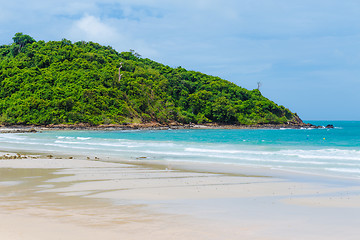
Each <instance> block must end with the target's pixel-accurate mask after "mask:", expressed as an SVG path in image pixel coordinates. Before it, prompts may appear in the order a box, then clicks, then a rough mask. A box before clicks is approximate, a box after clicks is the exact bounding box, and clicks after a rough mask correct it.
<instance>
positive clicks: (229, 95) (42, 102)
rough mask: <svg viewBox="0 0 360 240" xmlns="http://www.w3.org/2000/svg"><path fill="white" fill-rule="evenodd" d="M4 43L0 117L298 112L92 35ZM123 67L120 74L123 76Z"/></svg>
mask: <svg viewBox="0 0 360 240" xmlns="http://www.w3.org/2000/svg"><path fill="white" fill-rule="evenodd" d="M13 40H14V43H13V44H12V45H2V46H0V86H1V89H0V123H1V124H7V125H14V124H36V125H46V124H76V123H90V124H92V125H99V124H124V123H134V122H138V123H145V122H151V121H155V122H159V123H169V122H179V123H189V122H193V123H205V122H217V123H226V124H246V125H252V124H265V123H272V124H280V123H287V122H289V121H293V122H296V123H298V122H299V121H301V120H299V119H298V117H297V115H296V114H294V113H292V112H290V111H289V110H288V109H287V108H285V107H283V106H278V105H277V104H275V103H274V102H272V101H270V100H269V99H267V98H265V97H263V96H262V95H261V93H260V92H259V91H258V90H252V91H249V90H246V89H244V88H241V87H239V86H237V85H235V84H234V83H231V82H229V81H226V80H223V79H220V78H218V77H214V76H209V75H206V74H203V73H200V72H195V71H187V70H185V69H184V68H181V67H178V68H171V67H169V66H165V65H163V64H160V63H157V62H154V61H152V60H150V59H143V58H141V57H140V56H139V55H138V54H136V53H135V52H134V51H130V52H122V53H118V52H116V51H115V50H114V49H112V48H111V47H105V46H101V45H99V44H97V43H93V42H76V43H71V42H70V41H69V40H66V39H63V40H62V41H50V42H44V41H35V40H34V39H33V38H31V37H30V36H28V35H23V34H22V33H17V34H16V35H15V37H14V38H13ZM119 68H120V75H121V76H120V77H119Z"/></svg>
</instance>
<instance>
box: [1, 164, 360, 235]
mask: <svg viewBox="0 0 360 240" xmlns="http://www.w3.org/2000/svg"><path fill="white" fill-rule="evenodd" d="M212 168H214V165H212V166H203V165H190V164H187V165H182V166H181V165H176V164H172V165H171V170H170V167H169V166H158V165H148V164H141V163H139V162H134V163H132V164H131V163H119V162H104V161H94V160H85V159H45V158H38V159H31V158H28V159H9V160H0V210H1V213H0V239H2V240H16V239H25V240H27V239H29V240H32V239H36V240H43V239H44V240H45V239H61V240H62V239H67V240H69V239H74V240H75V239H76V240H79V239H86V240H92V239H109V240H112V239H358V236H359V234H360V230H359V229H358V227H357V226H359V224H360V217H359V216H360V215H359V214H360V201H359V200H360V187H359V185H358V182H356V181H344V180H341V181H340V180H339V181H337V180H331V181H328V180H326V179H323V178H321V179H322V180H321V181H319V179H318V178H312V177H307V176H297V178H295V179H289V178H288V177H286V176H287V175H286V174H283V175H282V174H281V173H279V172H272V171H270V170H261V171H260V170H256V171H255V170H254V169H253V171H250V170H249V169H244V168H239V167H238V168H235V167H234V166H227V167H223V168H222V169H220V170H219V167H217V168H216V169H213V170H212ZM185 169H186V170H185ZM254 173H256V174H254ZM254 175H266V177H265V176H254Z"/></svg>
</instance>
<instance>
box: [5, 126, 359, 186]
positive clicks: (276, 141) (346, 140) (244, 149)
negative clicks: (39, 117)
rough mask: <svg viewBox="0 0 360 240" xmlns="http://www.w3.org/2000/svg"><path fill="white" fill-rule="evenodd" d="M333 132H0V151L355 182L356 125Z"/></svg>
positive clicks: (267, 130) (357, 129)
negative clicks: (233, 168) (249, 170)
mask: <svg viewBox="0 0 360 240" xmlns="http://www.w3.org/2000/svg"><path fill="white" fill-rule="evenodd" d="M306 122H309V123H311V124H314V125H320V126H326V125H327V124H333V125H334V128H333V129H328V128H320V129H311V128H309V129H308V128H303V129H231V130H229V129H181V130H171V129H169V130H122V131H99V130H96V131H81V130H76V131H65V130H64V131H44V132H42V133H4V134H0V150H2V151H12V152H33V153H52V154H66V155H71V154H74V155H75V154H77V155H84V156H108V157H111V158H112V159H116V158H119V159H121V160H133V161H136V160H138V159H141V160H146V161H149V162H151V161H154V160H157V161H164V162H171V161H181V162H201V163H217V164H236V165H239V166H247V167H265V168H271V169H280V170H285V171H295V172H299V173H305V174H313V175H322V176H328V177H341V178H351V179H360V121H306Z"/></svg>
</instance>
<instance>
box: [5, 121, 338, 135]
mask: <svg viewBox="0 0 360 240" xmlns="http://www.w3.org/2000/svg"><path fill="white" fill-rule="evenodd" d="M283 128H286V129H301V128H334V126H333V125H327V126H316V125H313V124H309V123H288V124H255V125H228V124H219V123H205V124H193V123H189V124H181V123H176V122H173V123H170V124H161V123H157V122H150V123H141V124H140V123H136V124H135V123H133V124H121V125H120V124H108V125H98V126H92V125H90V124H84V123H80V124H73V125H68V124H58V125H54V124H50V125H45V126H33V125H31V126H26V125H25V126H24V125H14V126H0V133H31V132H34V133H35V132H41V131H47V130H103V131H105V130H109V131H110V130H167V129H283Z"/></svg>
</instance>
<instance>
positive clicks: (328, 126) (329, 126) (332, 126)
mask: <svg viewBox="0 0 360 240" xmlns="http://www.w3.org/2000/svg"><path fill="white" fill-rule="evenodd" d="M325 128H334V125H332V124H328V125H326V127H325Z"/></svg>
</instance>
